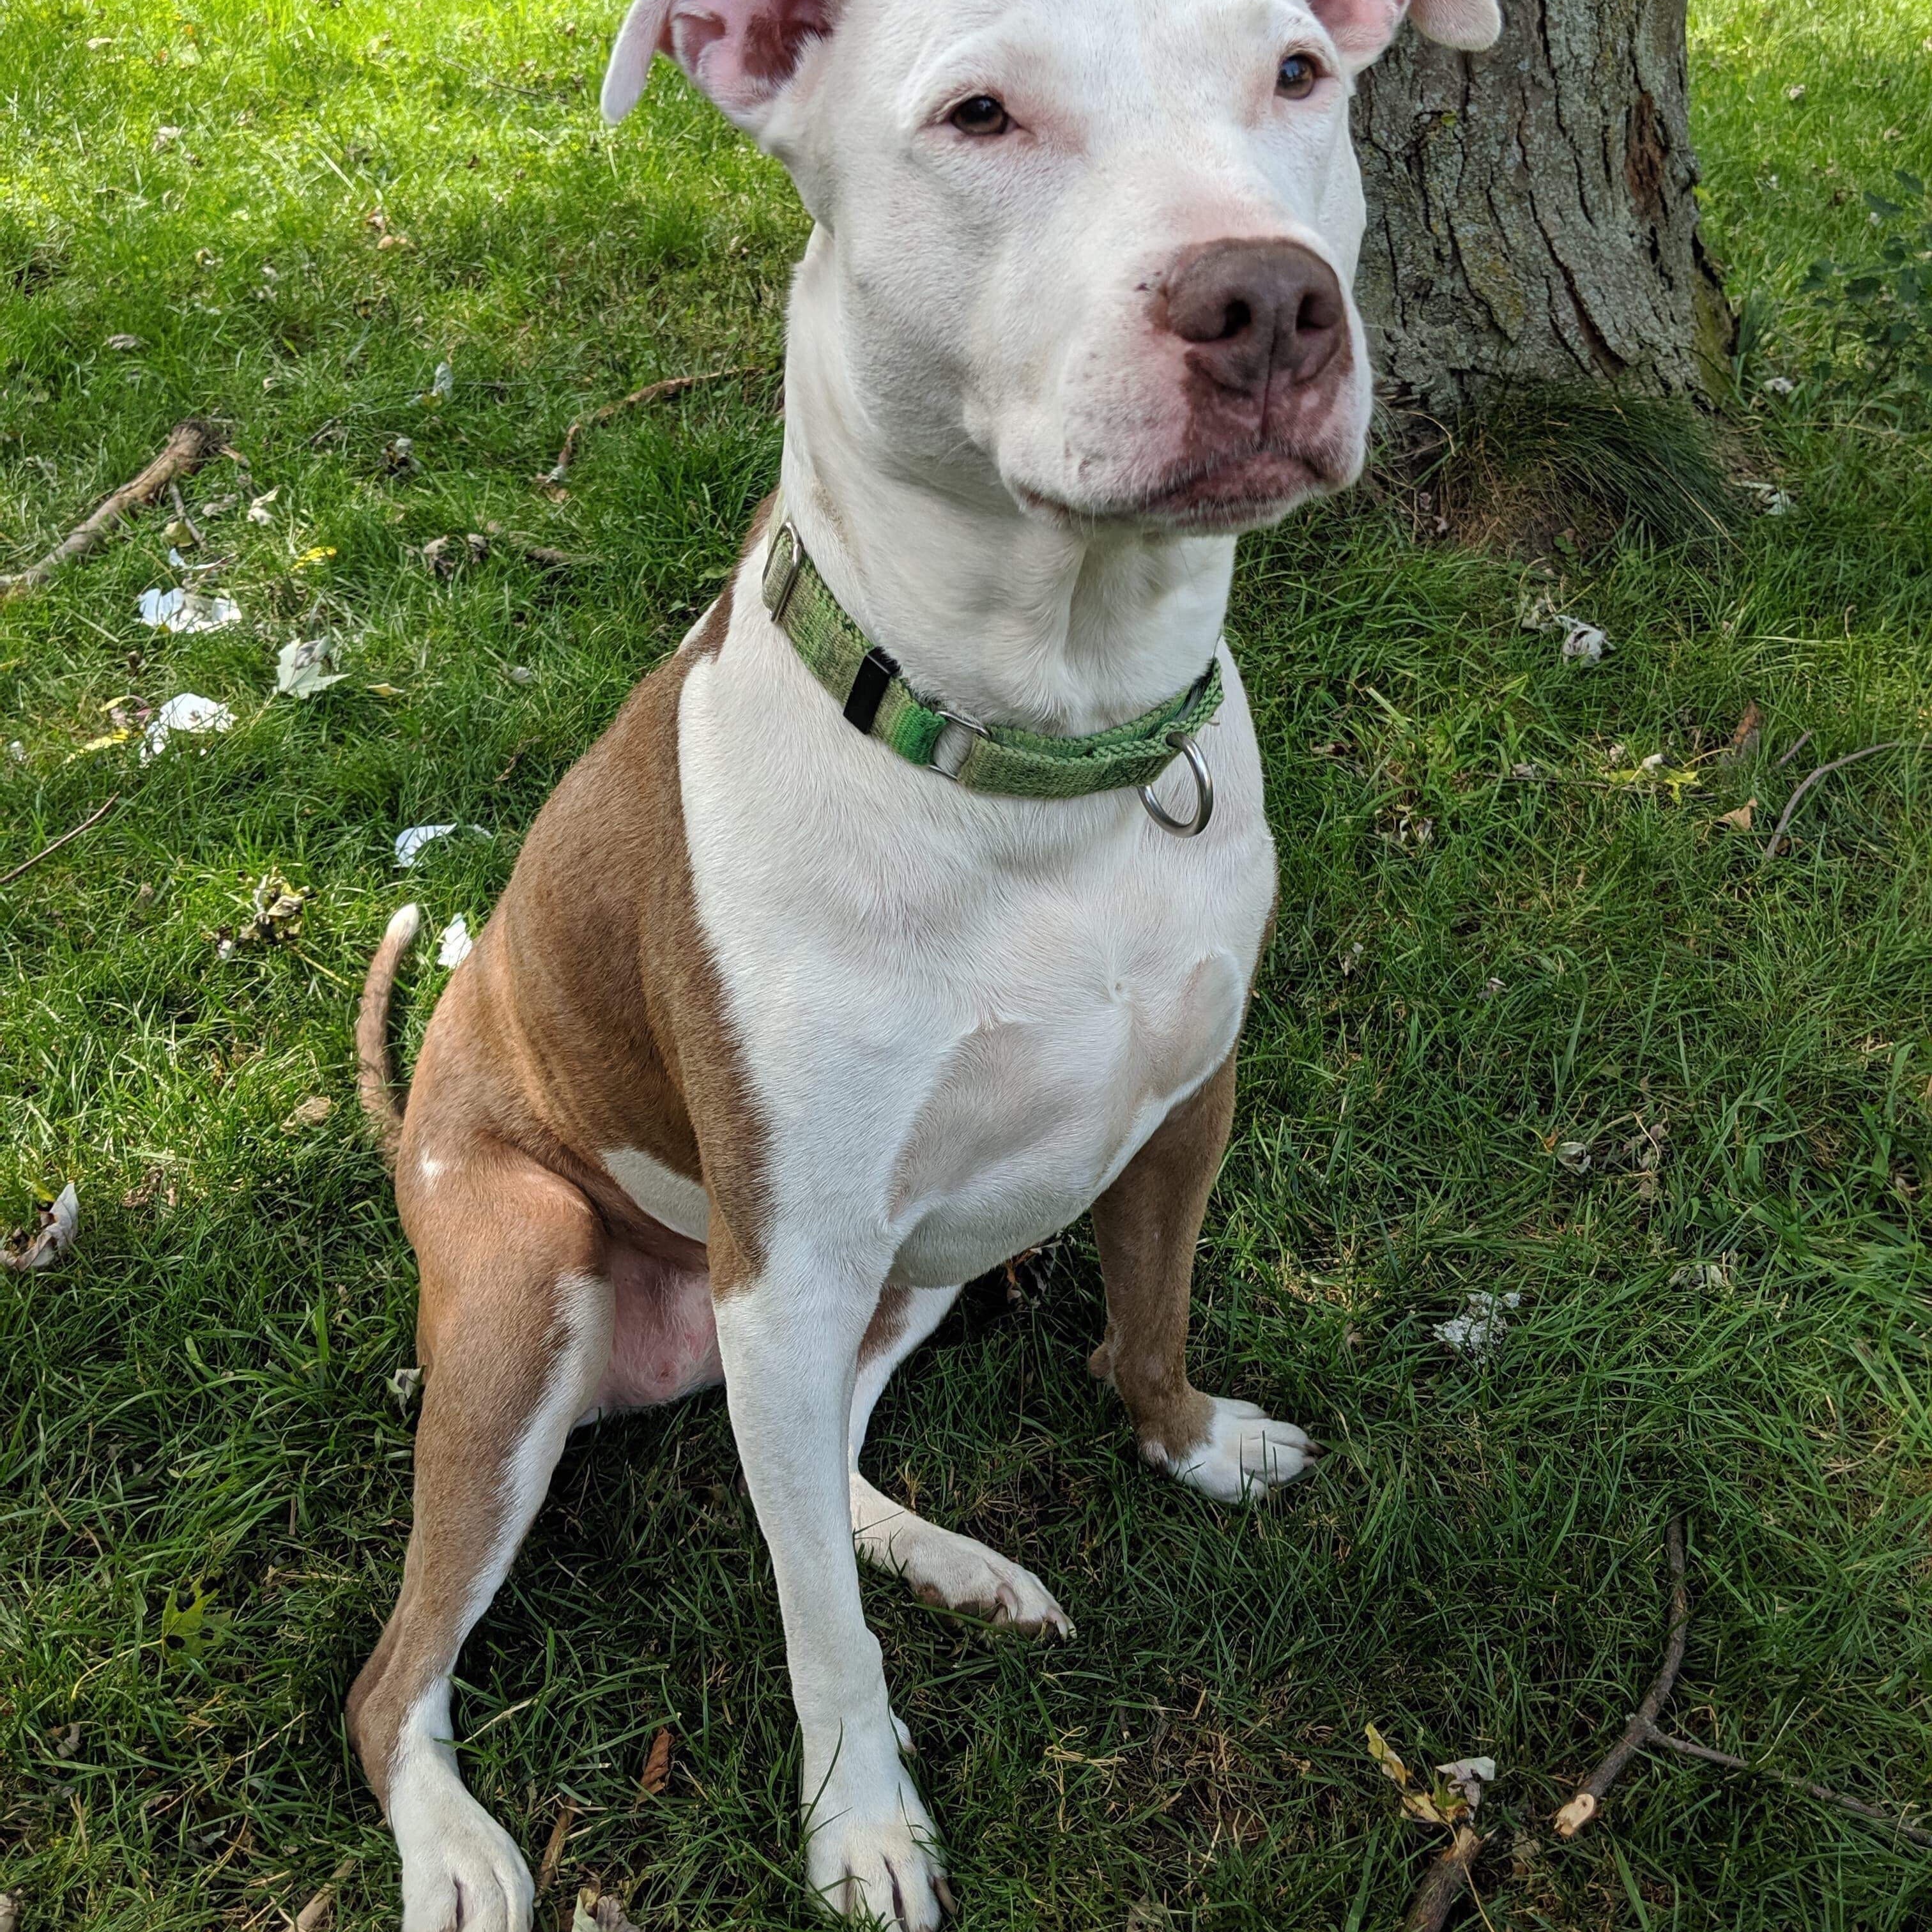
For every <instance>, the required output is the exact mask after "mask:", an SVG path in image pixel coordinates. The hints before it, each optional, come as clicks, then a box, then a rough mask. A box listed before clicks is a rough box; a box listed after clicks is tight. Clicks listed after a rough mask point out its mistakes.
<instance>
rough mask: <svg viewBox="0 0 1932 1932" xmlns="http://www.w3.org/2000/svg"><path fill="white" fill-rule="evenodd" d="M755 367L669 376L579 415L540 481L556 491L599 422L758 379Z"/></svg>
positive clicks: (744, 366)
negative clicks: (692, 392)
mask: <svg viewBox="0 0 1932 1932" xmlns="http://www.w3.org/2000/svg"><path fill="white" fill-rule="evenodd" d="M757 373H758V371H757V368H756V367H755V365H752V364H751V363H744V364H742V365H739V367H738V368H735V369H707V370H706V371H704V373H703V374H702V375H697V376H667V377H665V378H664V380H663V381H662V382H661V383H646V385H645V386H644V387H643V388H642V389H633V390H632V391H631V393H630V394H629V395H628V396H620V397H619V398H618V399H617V400H616V401H615V402H614V403H606V404H604V407H602V408H601V410H593V411H592V413H590V414H589V416H579V417H578V418H577V420H576V422H574V423H572V424H571V426H570V427H569V428H568V429H567V430H566V431H564V435H563V447H562V449H560V450H559V451H558V452H557V455H556V463H555V465H554V466H553V467H552V468H550V469H547V470H545V471H544V473H543V474H542V475H541V476H539V477H538V478H537V481H538V482H539V483H540V484H542V485H543V486H544V487H545V488H546V489H554V488H556V487H557V486H558V485H559V484H561V483H562V481H563V479H564V478H565V476H566V475H568V474H569V472H570V466H571V464H572V463H574V462H575V461H576V460H577V446H578V445H579V444H580V443H581V442H582V441H583V432H584V431H586V429H594V428H596V427H597V425H598V424H599V423H607V422H609V421H610V419H611V418H612V417H613V416H616V414H618V413H619V411H620V410H633V409H641V408H642V407H643V406H644V405H645V404H647V403H661V402H664V401H667V400H668V399H669V398H670V397H673V396H681V395H683V394H684V392H685V390H687V389H697V387H698V386H700V384H701V383H723V382H727V381H728V380H730V378H731V377H733V376H755V375H756V374H757Z"/></svg>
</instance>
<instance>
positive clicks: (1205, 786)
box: [1141, 731, 1214, 838]
mask: <svg viewBox="0 0 1932 1932" xmlns="http://www.w3.org/2000/svg"><path fill="white" fill-rule="evenodd" d="M1167 742H1169V744H1170V745H1172V746H1173V747H1174V748H1175V750H1176V751H1178V752H1179V753H1180V754H1181V756H1182V757H1184V758H1185V759H1186V760H1187V769H1189V770H1190V772H1193V774H1194V790H1195V800H1194V816H1193V817H1192V818H1191V819H1190V818H1176V817H1175V816H1174V815H1173V814H1172V812H1170V811H1169V810H1168V809H1167V808H1166V806H1165V805H1163V804H1162V803H1161V802H1160V799H1157V798H1156V797H1155V796H1154V787H1153V786H1152V785H1142V787H1141V803H1142V805H1145V806H1146V808H1147V815H1148V817H1150V818H1151V819H1152V820H1154V823H1155V824H1157V825H1158V826H1160V829H1162V831H1163V832H1172V833H1173V835H1175V838H1194V837H1195V836H1196V835H1198V834H1199V833H1201V832H1205V831H1206V830H1207V829H1208V820H1209V819H1211V818H1212V817H1214V779H1213V778H1212V777H1211V775H1209V772H1208V760H1206V759H1205V757H1202V753H1201V747H1200V746H1199V745H1197V744H1196V742H1194V739H1193V734H1192V733H1190V732H1187V731H1170V732H1169V733H1168V734H1167Z"/></svg>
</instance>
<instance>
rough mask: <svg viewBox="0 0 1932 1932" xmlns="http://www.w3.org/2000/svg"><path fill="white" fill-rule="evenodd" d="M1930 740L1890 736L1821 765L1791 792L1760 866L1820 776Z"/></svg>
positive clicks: (1775, 851) (1760, 860) (1775, 849)
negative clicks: (1862, 759)
mask: <svg viewBox="0 0 1932 1932" xmlns="http://www.w3.org/2000/svg"><path fill="white" fill-rule="evenodd" d="M1927 742H1932V741H1928V740H1927V739H1923V738H1918V739H1913V738H1888V739H1886V740H1885V742H1884V743H1883V744H1882V745H1866V746H1865V748H1864V750H1863V751H1847V752H1846V754H1845V755H1844V756H1843V757H1842V758H1834V759H1833V760H1832V762H1831V763H1829V765H1820V766H1819V767H1818V769H1817V770H1816V771H1815V772H1813V773H1812V774H1811V776H1810V777H1809V778H1807V779H1806V780H1805V782H1804V783H1803V784H1802V785H1800V786H1799V787H1798V789H1797V790H1796V791H1795V792H1793V793H1792V794H1791V797H1790V800H1789V802H1787V804H1786V805H1785V808H1784V813H1783V815H1782V816H1781V817H1780V818H1779V820H1778V828H1777V829H1776V830H1775V831H1774V832H1772V835H1771V843H1770V844H1769V845H1767V846H1766V847H1765V848H1764V856H1763V858H1761V859H1759V861H1758V863H1759V864H1760V865H1765V864H1766V863H1767V862H1769V860H1770V859H1772V857H1773V856H1775V854H1776V853H1777V850H1778V841H1780V840H1781V839H1782V838H1784V828H1785V827H1786V826H1787V825H1789V824H1790V823H1791V816H1792V814H1793V812H1795V811H1796V810H1797V809H1798V808H1799V805H1800V804H1801V803H1802V802H1803V800H1804V797H1805V793H1807V792H1808V791H1809V790H1811V787H1813V786H1814V784H1817V782H1818V781H1819V780H1820V778H1829V777H1830V776H1831V775H1832V773H1833V772H1836V771H1842V770H1843V769H1844V767H1845V766H1847V765H1855V764H1856V763H1858V760H1860V759H1861V758H1874V757H1877V755H1878V754H1879V752H1881V751H1897V749H1898V748H1900V745H1912V744H1921V745H1922V744H1924V743H1927Z"/></svg>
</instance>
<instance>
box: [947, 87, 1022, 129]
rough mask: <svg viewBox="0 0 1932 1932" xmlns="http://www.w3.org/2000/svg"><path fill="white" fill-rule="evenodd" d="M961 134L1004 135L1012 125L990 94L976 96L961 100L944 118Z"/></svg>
mask: <svg viewBox="0 0 1932 1932" xmlns="http://www.w3.org/2000/svg"><path fill="white" fill-rule="evenodd" d="M947 119H948V120H950V121H951V122H952V123H953V126H954V127H957V128H958V129H959V131H960V133H962V134H979V135H985V134H1004V133H1005V132H1006V131H1007V129H1008V128H1009V127H1011V126H1012V125H1013V123H1012V121H1010V120H1008V119H1007V110H1005V108H1004V107H1001V104H999V102H998V101H995V99H994V98H993V97H992V95H990V94H976V95H974V97H973V98H972V99H971V100H970V101H961V102H960V104H959V106H958V107H956V108H954V109H953V112H952V113H950V115H947Z"/></svg>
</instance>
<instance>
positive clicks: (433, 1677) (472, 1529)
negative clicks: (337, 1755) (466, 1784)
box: [348, 1144, 611, 1932]
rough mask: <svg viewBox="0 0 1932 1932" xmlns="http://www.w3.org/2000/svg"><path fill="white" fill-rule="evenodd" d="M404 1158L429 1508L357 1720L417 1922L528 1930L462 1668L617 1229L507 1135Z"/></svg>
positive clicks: (444, 1928)
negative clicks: (457, 1674) (478, 1766)
mask: <svg viewBox="0 0 1932 1932" xmlns="http://www.w3.org/2000/svg"><path fill="white" fill-rule="evenodd" d="M405 1165H406V1171H405V1172H404V1174H403V1175H401V1176H400V1177H399V1184H400V1185H399V1192H400V1193H401V1196H402V1198H403V1199H404V1202H405V1216H406V1219H407V1220H408V1222H409V1223H410V1232H411V1235H412V1236H413V1238H414V1239H415V1242H416V1252H417V1255H418V1257H419V1260H420V1262H421V1264H422V1282H423V1290H422V1313H421V1315H420V1316H419V1322H418V1331H417V1332H418V1346H419V1358H420V1359H421V1361H422V1363H423V1364H424V1367H425V1372H426V1373H425V1382H424V1387H423V1406H422V1419H421V1421H420V1423H419V1425H418V1427H417V1430H416V1520H415V1525H414V1527H413V1529H412V1530H411V1531H410V1544H409V1553H408V1556H407V1559H405V1562H404V1568H403V1588H402V1594H401V1598H399V1599H398V1602H397V1604H396V1607H395V1612H394V1613H393V1614H392V1616H391V1617H390V1619H389V1624H388V1625H387V1627H386V1628H385V1629H384V1631H383V1636H382V1640H381V1642H380V1643H379V1644H378V1645H377V1647H376V1651H375V1654H374V1655H373V1656H372V1657H371V1658H370V1660H369V1661H368V1664H366V1665H365V1667H364V1668H363V1670H362V1675H361V1676H359V1678H358V1679H356V1685H355V1688H353V1690H352V1691H350V1695H349V1712H348V1715H349V1727H350V1736H351V1737H352V1738H353V1741H354V1742H355V1745H356V1751H357V1754H358V1755H359V1757H361V1759H362V1767H363V1769H364V1770H365V1772H367V1773H368V1778H369V1782H370V1783H371V1785H372V1786H374V1788H375V1791H376V1795H377V1798H378V1799H380V1802H381V1803H382V1805H383V1810H384V1811H385V1812H386V1814H387V1815H388V1817H389V1823H390V1826H391V1828H392V1829H393V1830H394V1832H395V1835H396V1843H397V1848H398V1850H399V1851H400V1852H401V1855H402V1867H403V1872H402V1891H403V1916H402V1923H403V1932H458V1928H460V1932H528V1928H529V1923H530V1913H531V1907H532V1894H531V1885H530V1877H529V1869H528V1867H526V1865H525V1864H524V1862H523V1858H522V1856H521V1855H520V1853H519V1852H518V1851H517V1847H516V1846H515V1845H514V1843H512V1842H511V1839H510V1837H509V1835H508V1833H507V1832H505V1831H504V1830H503V1829H502V1827H501V1826H499V1825H498V1824H497V1823H496V1822H495V1820H493V1819H492V1818H491V1817H490V1816H489V1814H487V1812H485V1811H484V1809H483V1808H482V1807H481V1805H478V1803H477V1802H476V1801H475V1799H473V1798H472V1797H471V1796H469V1793H468V1792H466V1790H464V1789H463V1781H462V1778H461V1777H460V1775H459V1774H458V1770H457V1766H456V1754H455V1748H454V1742H453V1737H454V1734H453V1732H452V1728H451V1724H450V1709H449V1694H450V1673H451V1672H452V1670H454V1668H455V1664H456V1658H457V1652H458V1650H459V1649H460V1648H461V1646H462V1644H463V1640H464V1638H465V1637H467V1636H468V1635H469V1631H470V1630H471V1628H472V1626H473V1625H475V1622H476V1621H477V1619H478V1618H479V1617H481V1616H482V1614H483V1613H484V1610H485V1609H487V1607H488V1605H489V1603H490V1599H491V1598H492V1597H493V1596H494V1595H496V1590H497V1589H498V1586H499V1585H500V1584H501V1583H502V1580H503V1579H504V1577H505V1575H506V1574H508V1571H509V1568H510V1563H511V1559H512V1558H513V1557H514V1556H515V1554H516V1552H517V1545H518V1544H520V1543H521V1542H522V1541H523V1535H524V1532H526V1530H527V1529H529V1526H530V1523H531V1520H532V1518H533V1517H535V1514H536V1513H537V1509H538V1505H540V1504H541V1502H542V1501H543V1499H544V1492H545V1490H547V1488H548V1487H549V1486H550V1474H551V1472H552V1471H553V1469H554V1468H555V1467H556V1460H557V1457H558V1456H559V1454H560V1453H561V1452H562V1448H563V1445H564V1441H565V1437H566V1436H568V1434H569V1433H570V1429H571V1424H573V1423H574V1421H576V1420H577V1418H578V1417H579V1416H580V1415H582V1414H583V1412H584V1411H585V1409H586V1408H587V1407H588V1406H589V1405H590V1403H591V1400H592V1396H593V1394H594V1393H595V1389H596V1387H597V1384H598V1379H599V1377H600V1376H601V1375H602V1374H603V1373H604V1366H605V1364H606V1361H607V1358H608V1357H609V1355H610V1328H611V1290H610V1284H609V1282H608V1280H607V1278H606V1274H605V1270H604V1237H603V1235H602V1232H601V1226H600V1224H599V1223H598V1220H597V1217H596V1216H595V1214H594V1213H593V1211H592V1209H591V1208H590V1205H589V1202H587V1201H586V1200H585V1199H584V1198H583V1196H582V1195H581V1194H580V1193H578V1192H577V1190H576V1189H575V1188H574V1187H571V1186H570V1185H569V1184H568V1183H567V1182H565V1181H562V1180H560V1179H559V1178H558V1177H557V1176H556V1175H553V1174H552V1173H550V1172H549V1171H548V1170H547V1169H544V1168H542V1167H540V1166H538V1165H537V1164H536V1163H534V1162H532V1161H530V1160H527V1159H526V1158H525V1157H523V1156H521V1155H518V1154H513V1153H511V1152H510V1151H508V1150H507V1149H502V1148H496V1147H493V1146H491V1145H488V1144H479V1145H477V1146H475V1148H474V1149H473V1150H472V1151H470V1152H469V1153H468V1154H466V1155H463V1156H457V1157H452V1158H449V1159H448V1160H441V1161H431V1160H420V1159H418V1160H416V1166H415V1171H414V1172H410V1171H408V1162H407V1160H406V1164H405Z"/></svg>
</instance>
